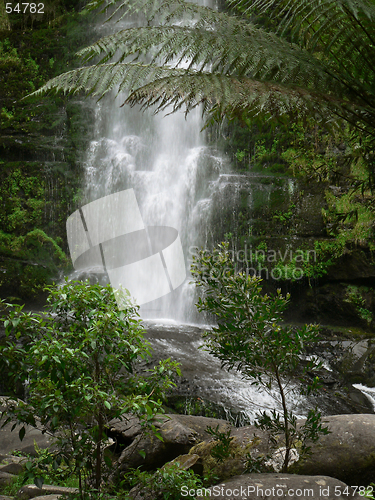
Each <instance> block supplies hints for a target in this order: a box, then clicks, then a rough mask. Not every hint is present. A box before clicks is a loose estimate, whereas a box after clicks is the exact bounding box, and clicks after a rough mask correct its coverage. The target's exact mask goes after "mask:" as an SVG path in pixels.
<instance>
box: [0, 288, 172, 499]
mask: <svg viewBox="0 0 375 500" xmlns="http://www.w3.org/2000/svg"><path fill="white" fill-rule="evenodd" d="M137 311H138V307H137V306H134V305H132V304H131V303H130V301H128V306H127V308H126V309H125V310H123V311H119V310H118V308H117V305H116V301H115V298H114V295H113V292H112V289H111V287H110V286H109V285H108V286H106V287H102V286H100V285H89V284H87V283H81V282H70V283H66V284H65V285H64V286H62V287H61V288H53V287H50V288H49V297H48V301H47V314H45V315H40V314H36V313H31V312H29V313H25V312H23V310H22V307H20V306H9V308H8V313H7V315H6V319H5V321H4V326H5V329H6V337H7V342H6V345H4V346H2V347H1V351H0V354H1V358H0V363H1V364H2V365H3V366H4V365H5V367H6V369H7V370H8V373H9V375H10V377H11V378H12V379H13V380H14V381H15V382H16V383H17V382H22V383H23V384H25V387H26V390H27V398H26V400H25V401H18V402H17V403H15V402H13V403H12V402H10V403H9V404H8V408H7V411H6V412H4V413H5V415H6V416H7V419H6V421H5V423H6V422H7V421H9V420H10V419H11V418H12V419H14V417H15V418H16V419H17V420H18V422H19V423H22V424H30V425H32V426H37V425H39V426H40V425H41V426H42V429H43V431H44V432H48V433H50V434H51V435H52V436H54V438H55V439H56V440H57V444H58V446H57V450H56V452H52V454H49V455H48V454H47V456H46V458H47V462H49V463H51V464H52V465H53V466H54V468H57V467H58V466H59V465H60V463H61V461H63V463H65V464H66V465H68V467H69V469H70V471H73V472H75V473H76V474H77V475H78V477H79V484H80V492H81V495H83V490H84V487H85V488H86V489H88V488H90V487H91V488H94V490H96V491H100V488H101V483H102V476H103V469H102V467H103V452H104V442H105V441H106V439H107V438H106V435H105V432H104V431H105V427H106V423H107V421H108V420H109V419H111V418H114V417H117V418H124V416H125V415H126V414H128V413H132V414H136V415H138V416H139V417H140V418H141V421H142V422H143V423H144V425H145V427H148V428H149V429H152V430H153V431H155V432H156V429H155V427H154V426H153V424H152V419H153V417H154V416H155V414H156V413H157V412H161V411H162V406H161V405H162V402H161V401H162V396H163V393H164V391H165V390H166V389H168V388H169V387H170V386H171V385H173V382H172V376H173V375H174V374H175V373H179V369H178V365H177V363H175V362H172V361H171V360H169V359H168V360H165V361H162V362H160V364H159V366H157V367H155V368H154V370H150V373H149V374H147V375H148V376H141V375H137V374H136V373H135V372H134V371H133V368H134V364H135V363H136V361H137V359H138V358H144V357H146V356H148V355H149V344H148V343H147V342H146V341H145V339H144V338H143V328H142V326H141V323H140V319H139V316H138V312H137ZM4 425H5V424H4ZM24 434H25V427H24V426H23V427H22V428H21V430H20V438H21V439H22V438H23V436H24ZM39 465H40V461H39ZM108 465H110V464H108ZM42 482H43V480H42V478H41V477H36V484H39V485H40V484H42Z"/></svg>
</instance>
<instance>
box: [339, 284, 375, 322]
mask: <svg viewBox="0 0 375 500" xmlns="http://www.w3.org/2000/svg"><path fill="white" fill-rule="evenodd" d="M367 291H368V288H367V287H365V286H361V287H359V286H355V285H348V286H347V287H346V299H345V300H346V301H347V302H349V303H351V304H354V305H355V307H356V309H357V312H358V314H359V317H360V318H362V319H363V320H365V321H366V322H367V324H368V325H370V324H371V323H372V320H373V315H372V312H371V311H370V310H369V309H367V308H366V307H365V306H366V299H365V298H364V297H363V294H364V293H366V292H367Z"/></svg>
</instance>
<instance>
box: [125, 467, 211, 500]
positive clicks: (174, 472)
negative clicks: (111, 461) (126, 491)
mask: <svg viewBox="0 0 375 500" xmlns="http://www.w3.org/2000/svg"><path fill="white" fill-rule="evenodd" d="M136 485H140V486H141V487H142V488H144V489H146V490H147V491H148V493H151V492H152V493H153V494H154V498H155V499H158V500H159V499H160V500H180V499H181V489H182V488H183V487H184V488H185V489H186V491H187V494H186V495H183V498H188V499H191V500H194V499H195V498H196V496H195V495H194V496H192V495H190V494H189V491H190V490H194V491H196V490H198V489H200V488H202V485H203V483H202V480H201V478H200V477H199V476H198V475H196V474H195V473H194V472H193V471H192V470H185V469H183V468H181V467H180V466H179V463H178V462H175V461H174V462H172V463H169V464H167V465H165V466H164V467H162V468H161V469H158V470H157V471H156V472H155V473H150V472H144V471H143V472H142V471H140V470H139V469H136V470H133V471H130V472H128V473H127V474H126V475H125V478H124V480H123V482H122V486H123V487H126V488H132V487H133V486H136Z"/></svg>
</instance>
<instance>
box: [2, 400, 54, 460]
mask: <svg viewBox="0 0 375 500" xmlns="http://www.w3.org/2000/svg"><path fill="white" fill-rule="evenodd" d="M8 403H9V404H14V403H17V402H16V401H13V400H11V399H9V398H7V397H0V417H1V413H3V417H2V419H1V418H0V426H1V425H3V422H4V421H5V419H6V418H7V405H8ZM22 427H25V435H24V437H23V439H22V441H21V439H20V437H19V431H20V430H21V429H22ZM52 444H53V443H52V440H51V438H50V437H49V436H47V434H45V433H43V432H42V428H41V427H40V428H35V427H32V426H30V425H25V426H24V425H22V424H18V423H17V420H11V421H10V422H8V423H7V424H6V425H4V426H3V427H1V428H0V456H2V455H9V454H11V453H12V452H13V451H18V452H21V453H22V454H23V455H33V456H34V455H35V454H36V451H35V445H36V446H37V447H38V448H43V449H44V448H50V447H51V446H52Z"/></svg>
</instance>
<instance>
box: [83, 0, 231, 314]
mask: <svg viewBox="0 0 375 500" xmlns="http://www.w3.org/2000/svg"><path fill="white" fill-rule="evenodd" d="M201 3H202V5H204V4H205V2H201ZM122 27H123V26H122ZM110 29H118V25H116V24H113V25H112V27H111V28H110ZM120 99H121V98H118V99H115V97H114V94H113V95H111V96H109V97H106V98H105V99H103V100H102V101H100V102H99V103H98V104H97V107H96V124H95V128H96V132H95V138H94V140H93V141H92V142H91V144H90V147H89V150H88V152H87V157H86V161H85V186H84V202H85V203H89V202H92V201H94V200H97V199H99V198H102V197H104V196H106V195H109V194H112V193H115V192H118V191H122V190H126V189H129V188H133V189H134V191H135V195H136V198H137V201H138V205H139V208H140V212H141V215H142V218H143V221H144V224H145V225H146V226H170V227H173V228H175V229H177V230H178V232H179V235H180V238H181V242H182V245H183V249H184V253H185V258H186V259H188V257H189V255H190V253H189V247H192V246H197V245H201V244H204V241H202V240H201V239H200V238H199V234H200V233H202V228H201V226H202V224H203V225H204V223H203V221H202V217H203V219H204V220H205V223H207V222H208V214H207V213H206V211H204V210H202V203H201V202H200V198H202V197H204V195H205V193H204V189H203V190H202V184H204V183H205V181H206V180H207V172H206V171H207V165H209V168H208V170H209V177H211V178H212V175H215V176H216V177H217V176H218V175H219V174H220V173H221V172H222V170H223V159H222V158H221V157H220V156H217V155H213V154H211V152H210V148H208V147H207V146H206V145H205V144H204V137H203V134H202V133H201V128H202V125H203V122H202V119H201V113H200V110H199V109H197V110H195V111H193V112H192V113H190V114H189V115H188V116H187V118H186V117H185V114H184V112H183V111H181V112H178V113H174V114H171V115H169V116H165V115H166V114H168V110H167V111H166V112H165V113H162V114H158V115H154V114H153V112H152V110H148V111H146V112H141V111H140V110H139V109H137V108H132V109H131V108H129V107H122V108H120V107H119V104H120ZM198 228H199V229H198ZM203 232H204V231H203ZM186 264H187V270H189V265H190V264H189V261H188V260H187V262H186ZM188 281H189V279H187V280H186V282H185V283H184V284H183V285H182V286H181V287H180V288H179V289H177V290H175V291H174V292H171V293H170V294H168V295H167V296H165V297H163V298H162V299H158V300H157V301H153V302H152V303H148V304H146V305H145V306H143V307H142V309H141V314H142V316H144V317H168V318H175V319H178V320H180V321H185V322H188V321H191V320H192V318H193V316H194V304H193V302H194V291H193V287H192V286H191V285H189V284H188Z"/></svg>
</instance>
